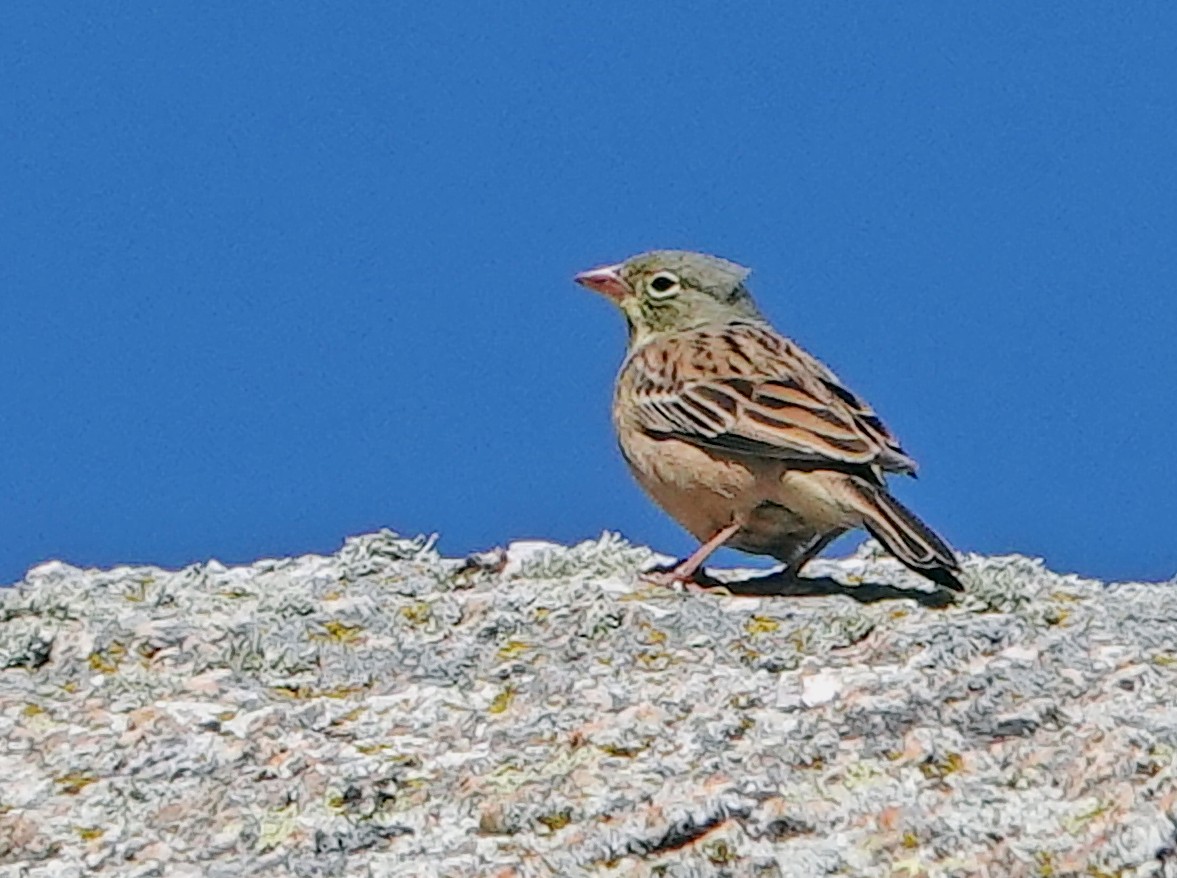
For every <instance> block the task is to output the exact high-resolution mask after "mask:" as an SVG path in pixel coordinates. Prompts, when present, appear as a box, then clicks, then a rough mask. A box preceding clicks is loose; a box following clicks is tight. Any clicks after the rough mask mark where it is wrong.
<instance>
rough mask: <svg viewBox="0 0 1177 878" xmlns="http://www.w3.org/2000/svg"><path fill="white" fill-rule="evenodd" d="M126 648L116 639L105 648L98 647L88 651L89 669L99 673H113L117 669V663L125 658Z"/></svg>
mask: <svg viewBox="0 0 1177 878" xmlns="http://www.w3.org/2000/svg"><path fill="white" fill-rule="evenodd" d="M126 655H127V648H126V647H125V646H123V645H122V644H121V643H119V642H118V641H117V640H116V641H115V642H114V643H112V644H111V645H110V646H108V647H107V648H106V649H98V650H95V651H94V652H92V653H90V658H89V664H90V670H92V671H97V672H98V673H100V674H113V673H114V672H115V671H117V670H118V669H119V663H120V662H121V661H122V660H123V659H124V658H126Z"/></svg>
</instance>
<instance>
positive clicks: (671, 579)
mask: <svg viewBox="0 0 1177 878" xmlns="http://www.w3.org/2000/svg"><path fill="white" fill-rule="evenodd" d="M739 529H740V523H739V522H738V521H733V522H732V523H731V524H729V525H728V526H727V527H725V528H724V529H723V530H721V531H720V532H719V533H717V534H716V535H715V536H713V537H712V538H711V539H709V540H708V541H707V542H705V543H703V545H701V546H699V548H697V549H695V551H694V552H692V553H691V557H689V558H687V559H686V560H685V561H683V562H682V563H681V564H679V565H677V566H676V567H674V568H673V569H672V570H654V571H651V572H650V573H644V574H642V578H643V579H645V580H646V581H648V582H652V583H654V584H655V585H669V586H674V585H680V584H684V585H685V584H690V583H691V581H692V580H693V579H694V577H695V574H696V573H698V572H699V568H700V567H702V566H703V562H704V561H706V560H707V559H708V558H709V557H711V553H712V552H714V551H715V550H716V549H718V548H719V547H720V546H722V545H723V544H724V543H726V542H727V541H728V540H730V539H731V538H732V536H733V535H734V534H735V532H736V531H738V530H739Z"/></svg>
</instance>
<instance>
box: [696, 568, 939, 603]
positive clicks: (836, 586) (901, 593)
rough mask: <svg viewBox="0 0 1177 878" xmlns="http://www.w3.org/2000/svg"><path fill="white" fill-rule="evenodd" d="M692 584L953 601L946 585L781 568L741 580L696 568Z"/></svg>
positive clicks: (747, 593) (738, 592)
mask: <svg viewBox="0 0 1177 878" xmlns="http://www.w3.org/2000/svg"><path fill="white" fill-rule="evenodd" d="M695 584H697V585H699V586H702V587H703V588H704V589H708V590H710V589H716V590H717V591H719V590H726V591H727V592H728V593H729V594H731V595H732V596H734V597H829V596H830V595H845V596H846V597H849V598H853V599H854V600H856V601H858V602H859V603H860V604H873V603H876V602H878V601H895V600H909V601H915V602H916V603H918V604H921V605H923V606H925V607H931V608H934V609H942V608H944V607H950V606H952V604H953V603H955V600H956V598H955V595H954V594H953V593H952V592H951V591H949V590H948V589H946V588H940V587H939V586H937V587H936V589H935V590H934V591H923V590H921V589H915V588H896V587H895V586H893V585H887V584H886V583H882V582H861V583H859V584H857V585H844V584H843V583H841V582H838V580H836V579H833V578H831V577H829V576H814V577H808V576H791V575H788V574H786V573H784V572H782V571H772V572H770V573H766V574H763V575H760V576H749V577H747V578H745V579H736V580H720V579H716V578H715V577H713V576H710V575H708V574H707V573H705V572H704V571H702V570H700V571H698V572H697V573H696V574H695Z"/></svg>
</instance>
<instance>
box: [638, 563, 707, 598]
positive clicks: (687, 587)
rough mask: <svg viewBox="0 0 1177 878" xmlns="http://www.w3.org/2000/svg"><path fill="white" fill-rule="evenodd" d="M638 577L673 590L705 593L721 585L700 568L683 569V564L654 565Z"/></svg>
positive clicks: (651, 583) (643, 580)
mask: <svg viewBox="0 0 1177 878" xmlns="http://www.w3.org/2000/svg"><path fill="white" fill-rule="evenodd" d="M638 578H639V579H640V580H641V581H642V582H645V583H649V584H650V585H656V586H659V587H660V588H670V589H673V590H674V591H686V592H692V593H694V594H705V593H707V592H709V591H711V590H712V589H714V588H716V587H717V586H720V585H722V584H723V583H721V582H720V581H719V580H718V579H712V578H711V577H710V576H708V575H707V574H706V573H704V572H703V571H702V570H693V571H691V570H684V569H683V565H681V564H679V565H677V566H675V567H655V568H654V569H653V570H647V571H646V572H645V573H642V574H640V575H639V576H638Z"/></svg>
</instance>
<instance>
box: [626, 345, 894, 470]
mask: <svg viewBox="0 0 1177 878" xmlns="http://www.w3.org/2000/svg"><path fill="white" fill-rule="evenodd" d="M618 392H619V394H624V395H625V396H626V397H628V399H629V402H630V403H631V408H630V412H631V416H632V417H634V418H636V422H637V425H638V426H639V427H640V428H641V429H643V430H645V431H646V432H647V433H649V434H651V435H654V436H666V437H675V438H678V439H683V440H685V441H688V442H691V443H694V444H696V445H700V446H703V447H706V448H711V449H715V450H717V451H726V452H730V453H736V454H752V455H757V456H762V457H773V458H778V459H781V460H786V461H791V462H794V463H795V464H797V465H799V466H814V467H818V468H834V469H848V470H852V471H854V472H857V473H859V474H866V475H868V476H869V477H871V479H872V480H873V481H879V482H881V480H882V476H881V473H882V471H889V472H899V473H907V474H912V475H914V473H915V468H916V467H915V461H914V460H912V459H911V458H910V457H908V456H907V454H906V453H904V451H903V449H902V448H901V447H900V445H899V442H898V441H897V440H896V438H895V437H894V435H892V433H891V432H890V430H888V429H887V427H886V426H884V424H883V422H882V421H881V420H879V418H878V416H877V415H876V414H875V413H874V411H873V410H872V409H871V408H870V406H868V405H867V404H866V403H865V402H863V401H862V400H861V399H859V398H858V397H857V396H855V395H854V394H853V393H851V392H850V391H849V390H847V389H846V388H845V387H843V386H842V384H841V382H839V381H838V379H837V377H836V376H835V375H834V373H833V372H831V371H830V370H829V369H827V368H826V367H825V366H823V365H822V364H821V363H819V362H818V361H817V360H815V359H814V358H813V357H811V356H809V355H808V354H807V353H805V352H804V351H802V350H801V349H800V348H798V347H797V346H796V345H795V344H793V343H792V342H790V341H788V340H787V339H784V338H782V337H781V336H779V335H777V334H776V333H775V332H773V330H772V329H770V328H769V327H767V326H762V325H758V324H753V323H735V324H731V325H729V326H725V327H716V328H713V329H697V330H692V331H691V332H687V333H680V334H677V335H673V336H670V337H667V338H664V339H659V340H657V341H654V342H651V343H649V344H647V345H645V346H644V347H642V348H640V349H638V350H637V351H635V352H634V353H633V355H632V356H631V357H630V359H629V360H628V361H627V363H626V365H625V366H624V368H623V369H622V374H621V377H620V385H619V388H618ZM864 471H866V472H864Z"/></svg>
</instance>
